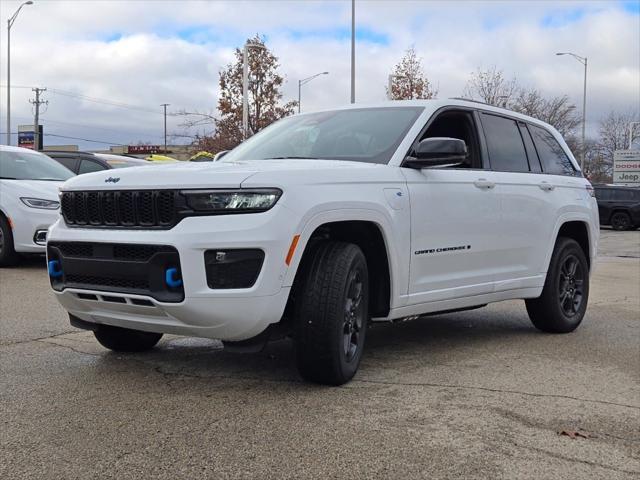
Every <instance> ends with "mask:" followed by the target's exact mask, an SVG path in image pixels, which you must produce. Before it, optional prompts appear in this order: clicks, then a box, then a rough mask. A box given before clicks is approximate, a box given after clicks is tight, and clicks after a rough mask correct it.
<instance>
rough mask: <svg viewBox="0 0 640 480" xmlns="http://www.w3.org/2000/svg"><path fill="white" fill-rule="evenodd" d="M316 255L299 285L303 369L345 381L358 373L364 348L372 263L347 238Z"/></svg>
mask: <svg viewBox="0 0 640 480" xmlns="http://www.w3.org/2000/svg"><path fill="white" fill-rule="evenodd" d="M312 255H313V257H312V259H311V261H310V263H309V264H307V266H306V267H304V270H303V271H302V272H301V274H302V275H301V278H300V282H301V283H300V284H299V285H298V286H297V289H296V300H295V310H294V312H295V314H294V316H295V318H294V337H295V348H296V361H297V366H298V371H299V372H300V374H301V375H302V377H303V378H305V379H306V380H309V381H311V382H315V383H321V384H325V385H342V384H343V383H346V382H348V381H349V380H351V378H353V376H354V375H355V373H356V371H357V370H358V366H359V365H360V360H361V358H362V352H363V349H364V342H365V335H366V332H367V322H368V320H369V311H368V303H369V274H368V270H367V262H366V259H365V257H364V254H363V253H362V251H361V250H360V248H359V247H358V246H357V245H354V244H351V243H345V242H337V241H329V242H325V243H322V244H320V245H319V246H318V247H317V248H316V249H315V250H314V252H313V253H312ZM301 268H303V267H301Z"/></svg>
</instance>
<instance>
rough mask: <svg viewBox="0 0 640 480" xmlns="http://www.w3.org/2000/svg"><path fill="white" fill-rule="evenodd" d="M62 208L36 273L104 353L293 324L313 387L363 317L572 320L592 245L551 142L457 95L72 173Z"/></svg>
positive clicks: (334, 366) (238, 344) (351, 345)
mask: <svg viewBox="0 0 640 480" xmlns="http://www.w3.org/2000/svg"><path fill="white" fill-rule="evenodd" d="M61 202H62V218H61V219H60V220H59V221H58V222H57V223H56V224H55V225H54V226H53V227H52V229H51V231H50V237H49V238H50V239H49V243H48V252H47V253H48V265H49V275H50V277H51V285H52V287H53V290H54V292H55V294H56V296H57V298H58V300H59V301H60V303H61V304H62V305H63V306H64V308H65V309H66V310H68V312H69V314H70V318H71V323H72V324H73V325H74V326H76V327H79V328H85V329H89V330H93V331H94V333H95V336H96V337H97V339H98V341H99V342H100V343H101V344H102V345H104V346H105V347H107V348H110V349H112V350H118V351H141V350H146V349H149V348H152V347H153V346H154V345H155V344H156V343H157V342H158V340H159V339H160V337H161V336H162V334H163V333H171V334H179V335H192V336H200V337H209V338H216V339H220V340H222V341H224V342H225V345H226V346H230V347H234V348H238V349H251V348H255V347H260V346H262V345H263V344H264V343H265V342H266V340H267V339H268V338H269V337H273V336H275V335H283V334H284V335H289V336H291V337H292V338H293V340H294V343H295V348H296V357H297V365H298V369H299V371H300V373H301V374H302V376H303V377H304V378H306V379H308V380H311V381H315V382H320V383H326V384H342V383H344V382H346V381H348V380H349V379H351V378H352V377H353V375H354V374H355V372H356V370H357V368H358V365H359V363H360V359H361V358H362V353H363V348H364V343H365V336H366V332H367V325H368V324H369V323H370V322H379V321H393V320H401V319H408V318H413V317H417V316H420V315H422V314H426V313H433V312H443V311H452V310H465V309H471V308H476V307H481V306H484V305H486V304H487V303H490V302H496V301H500V300H507V299H525V301H526V306H527V311H528V312H529V316H530V317H531V320H532V322H533V324H534V325H535V326H536V327H537V328H539V329H540V330H543V331H545V332H570V331H572V330H574V329H575V328H576V327H577V326H578V324H579V323H580V322H581V320H582V318H583V316H584V314H585V310H586V308H587V299H588V294H589V272H590V270H591V268H592V267H593V262H594V260H595V257H596V247H597V240H598V210H597V205H596V201H595V198H594V197H593V189H592V187H591V185H590V184H589V182H588V181H587V180H585V179H584V177H583V176H582V174H581V172H580V169H579V167H578V165H577V163H576V161H575V159H574V158H573V156H572V154H571V152H570V151H569V149H568V148H567V145H566V144H565V142H564V140H563V139H562V137H561V135H560V134H558V132H557V131H555V130H554V129H553V128H552V127H550V126H549V125H547V124H545V123H542V122H540V121H538V120H535V119H533V118H529V117H526V116H523V115H519V114H517V113H513V112H510V111H507V110H504V109H500V108H494V107H491V106H487V105H484V104H480V103H475V102H469V101H462V100H445V101H437V100H428V101H407V102H392V103H384V104H379V105H372V106H361V105H352V106H349V107H346V108H342V109H336V110H331V111H323V112H319V113H309V114H303V115H296V116H292V117H288V118H285V119H283V120H280V121H279V122H277V123H275V124H273V125H271V126H270V127H268V128H266V129H264V130H263V131H261V132H260V133H258V134H257V135H255V136H253V137H252V138H250V139H249V140H247V141H245V142H244V143H243V144H241V145H240V146H238V147H237V148H235V149H234V150H232V151H231V152H230V153H228V154H227V155H225V156H224V157H223V158H222V159H221V160H220V161H217V162H213V163H188V164H187V163H180V164H173V165H167V166H164V167H159V168H157V169H154V170H153V171H150V170H149V169H145V168H131V169H127V170H121V171H117V172H114V171H107V172H99V173H92V174H88V175H82V176H80V177H76V178H73V179H71V180H69V181H68V182H66V183H65V184H64V186H63V188H62V194H61Z"/></svg>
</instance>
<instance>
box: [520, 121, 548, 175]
mask: <svg viewBox="0 0 640 480" xmlns="http://www.w3.org/2000/svg"><path fill="white" fill-rule="evenodd" d="M518 126H519V127H520V135H522V140H523V141H524V146H525V149H526V150H527V158H528V159H529V168H530V169H531V171H532V172H535V173H540V172H542V165H541V164H540V158H538V152H536V147H535V146H534V145H533V140H532V139H531V134H530V133H529V130H528V129H527V125H526V124H525V123H522V122H518Z"/></svg>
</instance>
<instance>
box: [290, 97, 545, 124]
mask: <svg viewBox="0 0 640 480" xmlns="http://www.w3.org/2000/svg"><path fill="white" fill-rule="evenodd" d="M452 106H453V107H467V108H473V109H475V110H483V111H486V112H493V113H499V114H503V115H508V116H510V117H514V118H518V119H520V120H522V121H526V122H530V123H534V124H537V125H540V126H544V127H546V128H553V127H552V126H551V125H549V124H548V123H545V122H543V121H541V120H538V119H537V118H534V117H530V116H528V115H523V114H522V113H518V112H514V111H513V110H509V109H507V108H502V107H496V106H493V105H489V104H488V103H484V102H480V101H478V100H469V99H464V98H442V99H438V98H433V99H429V100H387V101H384V102H375V103H352V104H347V105H344V106H341V107H335V108H326V109H322V110H317V111H321V112H330V111H332V110H348V109H352V108H385V107H386V108H388V107H422V108H427V109H429V110H431V111H435V110H438V109H440V108H442V107H452ZM317 111H316V112H317ZM307 113H315V112H307ZM307 113H302V114H299V115H306V114H307ZM554 130H555V129H554Z"/></svg>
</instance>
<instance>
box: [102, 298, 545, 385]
mask: <svg viewBox="0 0 640 480" xmlns="http://www.w3.org/2000/svg"><path fill="white" fill-rule="evenodd" d="M534 337H538V338H540V337H543V335H541V334H540V333H539V332H538V331H537V330H535V329H534V328H533V326H532V325H531V323H530V322H529V319H528V318H527V315H526V311H525V310H524V306H523V308H522V312H520V313H518V314H514V312H513V309H511V310H510V311H506V310H504V309H495V308H492V309H490V310H489V309H484V310H478V311H473V312H460V313H452V314H446V315H437V316H427V317H422V318H420V319H417V320H413V321H410V322H405V323H399V324H390V323H388V324H386V323H385V324H375V325H373V327H372V328H370V329H369V331H368V333H367V344H366V348H365V352H364V357H363V362H362V364H361V368H360V374H359V375H365V376H366V375H367V374H369V373H375V372H379V371H382V370H385V371H387V372H388V371H394V370H397V371H403V370H405V369H406V368H407V366H416V364H417V365H418V366H420V365H425V364H428V363H430V364H443V363H446V364H453V363H456V362H458V361H466V359H467V358H468V357H469V355H470V349H471V350H473V351H476V352H483V351H491V350H494V351H497V352H498V353H499V352H500V351H502V349H503V347H504V345H506V344H509V345H512V348H514V347H513V345H516V346H517V345H522V343H523V342H526V341H528V340H530V339H531V338H534ZM487 349H488V350H487ZM123 361H124V362H126V363H127V370H128V371H129V372H138V373H140V374H142V375H144V374H145V373H148V370H153V371H155V372H157V373H159V374H161V375H163V376H164V377H165V378H166V379H170V380H172V381H187V382H191V383H197V382H198V381H199V380H206V381H207V382H211V381H215V380H216V379H218V380H223V379H226V380H239V381H241V382H251V381H257V382H285V383H291V382H294V383H301V382H303V380H302V379H301V377H300V376H299V375H298V373H297V371H296V368H295V351H294V346H293V342H292V341H291V340H288V339H284V340H279V341H275V342H271V343H269V344H268V345H267V346H266V348H265V349H264V350H263V351H261V352H259V353H233V352H228V351H225V350H224V349H223V348H222V344H221V342H219V341H216V340H208V339H200V338H192V337H169V338H167V339H164V340H163V341H162V342H161V343H160V344H159V345H158V347H157V348H155V349H154V350H152V351H150V352H147V353H144V354H122V353H114V352H108V353H105V354H104V355H100V356H99V359H98V362H99V364H101V365H102V366H104V367H107V368H112V367H114V366H115V364H119V365H120V366H122V362H123Z"/></svg>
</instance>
